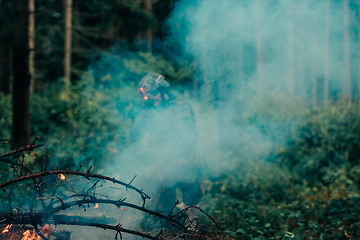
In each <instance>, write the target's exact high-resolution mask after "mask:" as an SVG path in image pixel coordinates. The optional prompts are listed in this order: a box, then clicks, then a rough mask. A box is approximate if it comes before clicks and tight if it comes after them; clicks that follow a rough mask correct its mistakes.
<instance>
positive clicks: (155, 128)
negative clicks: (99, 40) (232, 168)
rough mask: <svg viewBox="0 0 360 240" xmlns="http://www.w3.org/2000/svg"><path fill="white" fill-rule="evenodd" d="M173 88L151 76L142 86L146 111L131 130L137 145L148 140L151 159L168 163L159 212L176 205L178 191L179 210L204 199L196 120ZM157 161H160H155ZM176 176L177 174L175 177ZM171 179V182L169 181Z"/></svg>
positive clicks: (156, 199) (158, 201) (157, 197)
mask: <svg viewBox="0 0 360 240" xmlns="http://www.w3.org/2000/svg"><path fill="white" fill-rule="evenodd" d="M169 87H170V84H169V83H168V82H167V81H166V80H165V78H164V76H163V75H160V74H157V73H149V74H147V75H145V76H144V77H143V78H142V79H141V81H140V83H139V93H140V95H141V97H142V99H143V103H144V104H143V109H142V112H141V113H140V115H139V116H138V117H137V118H136V119H135V121H134V125H133V127H132V129H131V130H130V141H132V142H137V141H140V140H141V139H142V138H145V136H146V140H145V143H146V147H147V148H148V149H152V151H151V152H150V153H149V154H151V155H153V156H150V157H149V159H150V161H151V158H153V159H155V160H156V159H157V158H163V161H165V162H164V163H165V164H163V166H162V168H161V169H158V172H159V174H160V175H161V173H162V172H167V171H168V172H169V173H170V174H164V175H165V176H168V179H161V180H160V183H159V184H160V186H159V191H158V194H156V195H155V196H153V200H154V201H153V204H154V206H155V207H156V208H158V210H161V211H169V210H171V209H172V208H173V207H174V204H175V202H176V200H177V199H176V197H177V196H176V190H177V189H178V192H179V190H180V191H181V194H182V203H181V204H179V206H192V205H197V204H198V200H199V198H200V197H201V195H202V191H201V189H200V184H199V180H200V172H201V171H200V170H201V169H200V167H199V165H198V163H197V161H196V154H195V147H196V142H197V138H196V129H195V117H194V112H193V110H192V108H191V106H190V105H189V104H187V103H185V102H181V101H177V100H176V99H175V98H174V96H173V95H172V94H171V93H170V92H169ZM156 161H157V160H156ZM172 173H174V174H172ZM170 178H171V179H170Z"/></svg>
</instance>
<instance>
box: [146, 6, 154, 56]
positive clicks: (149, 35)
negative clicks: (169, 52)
mask: <svg viewBox="0 0 360 240" xmlns="http://www.w3.org/2000/svg"><path fill="white" fill-rule="evenodd" d="M152 5H153V3H152V0H145V9H146V11H147V12H148V13H149V14H152ZM146 38H147V41H148V44H149V51H151V45H152V38H153V30H152V28H151V27H149V28H148V29H147V30H146Z"/></svg>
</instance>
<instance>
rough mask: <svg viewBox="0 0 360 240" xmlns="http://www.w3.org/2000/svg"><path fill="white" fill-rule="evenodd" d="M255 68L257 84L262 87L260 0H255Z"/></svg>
mask: <svg viewBox="0 0 360 240" xmlns="http://www.w3.org/2000/svg"><path fill="white" fill-rule="evenodd" d="M255 4H256V13H255V14H256V16H255V17H256V70H257V75H258V85H259V87H260V88H262V85H263V66H262V36H261V13H260V7H261V2H260V0H256V2H255Z"/></svg>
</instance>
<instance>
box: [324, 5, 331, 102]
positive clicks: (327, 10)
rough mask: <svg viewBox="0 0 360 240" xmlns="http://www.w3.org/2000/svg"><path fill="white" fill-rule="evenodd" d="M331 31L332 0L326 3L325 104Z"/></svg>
mask: <svg viewBox="0 0 360 240" xmlns="http://www.w3.org/2000/svg"><path fill="white" fill-rule="evenodd" d="M329 31H330V0H326V3H325V53H324V65H325V66H324V104H325V105H326V104H327V103H328V100H329V35H330V34H329Z"/></svg>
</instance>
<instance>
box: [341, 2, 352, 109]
mask: <svg viewBox="0 0 360 240" xmlns="http://www.w3.org/2000/svg"><path fill="white" fill-rule="evenodd" d="M343 24H344V33H343V34H344V35H343V83H344V85H343V86H344V90H343V93H344V96H345V98H346V99H347V100H348V101H349V104H351V100H352V96H351V73H350V71H351V70H350V41H349V39H350V36H349V0H344V21H343Z"/></svg>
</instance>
